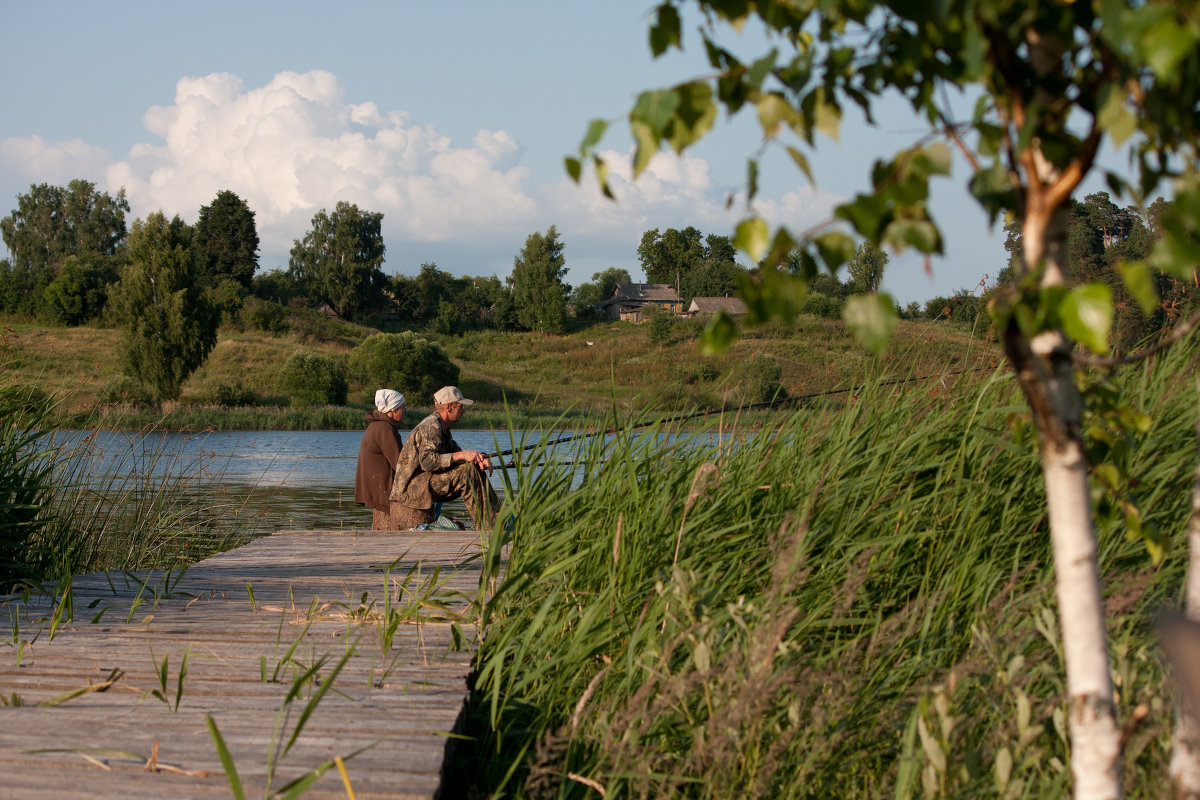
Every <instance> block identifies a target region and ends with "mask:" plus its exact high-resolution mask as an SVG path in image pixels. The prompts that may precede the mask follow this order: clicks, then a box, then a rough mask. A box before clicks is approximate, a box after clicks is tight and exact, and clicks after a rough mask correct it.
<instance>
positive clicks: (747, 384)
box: [732, 353, 787, 404]
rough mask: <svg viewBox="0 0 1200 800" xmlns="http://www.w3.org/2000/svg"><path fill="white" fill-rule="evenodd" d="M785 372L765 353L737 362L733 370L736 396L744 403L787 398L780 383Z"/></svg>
mask: <svg viewBox="0 0 1200 800" xmlns="http://www.w3.org/2000/svg"><path fill="white" fill-rule="evenodd" d="M782 375H783V370H782V369H780V367H779V362H778V361H776V360H775V359H774V358H771V356H768V355H765V354H763V353H755V354H754V355H753V356H752V357H751V358H750V359H748V360H743V361H739V362H737V365H736V366H735V367H734V370H733V375H732V378H733V382H734V394H735V396H736V397H737V398H738V399H739V400H740V401H741V402H743V403H746V404H751V403H766V402H770V401H771V400H774V399H775V398H776V397H777V396H786V395H787V392H785V391H784V389H783V385H782V384H781V383H780V382H779V380H780V377H781V376H782Z"/></svg>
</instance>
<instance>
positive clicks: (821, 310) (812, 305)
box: [800, 292, 843, 319]
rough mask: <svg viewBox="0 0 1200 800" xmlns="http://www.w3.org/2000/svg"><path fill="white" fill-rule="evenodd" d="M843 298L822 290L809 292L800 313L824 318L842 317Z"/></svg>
mask: <svg viewBox="0 0 1200 800" xmlns="http://www.w3.org/2000/svg"><path fill="white" fill-rule="evenodd" d="M842 305H843V300H842V299H841V298H840V297H830V296H829V295H826V294H821V293H820V292H809V293H808V294H807V295H806V296H805V298H804V305H802V306H801V307H800V313H802V314H811V315H812V316H814V317H821V318H822V319H841V318H842Z"/></svg>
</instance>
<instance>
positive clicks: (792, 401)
mask: <svg viewBox="0 0 1200 800" xmlns="http://www.w3.org/2000/svg"><path fill="white" fill-rule="evenodd" d="M994 369H995V367H973V368H971V369H960V370H956V371H954V372H942V373H938V374H937V375H923V376H921V377H917V378H893V379H891V380H886V381H880V382H879V385H880V386H897V385H899V384H903V383H913V382H916V381H927V380H932V379H934V378H945V377H950V376H954V375H965V374H967V373H971V372H984V371H990V370H994ZM866 385H867V384H865V383H864V384H860V385H858V386H848V387H846V388H843V389H827V390H825V391H821V392H809V393H808V394H800V395H795V396H788V397H778V398H775V399H773V400H764V401H762V402H760V403H749V404H747V405H743V406H738V407H737V408H734V409H730V408H727V407H721V408H704V409H701V410H700V411H693V412H691V413H688V414H677V415H675V416H673V417H667V418H666V419H654V420H650V421H648V422H637V423H634V424H633V425H631V426H629V428H633V429H636V428H648V427H650V426H652V425H670V424H672V423H675V422H685V421H686V420H689V419H696V418H697V417H707V416H710V415H712V414H724V413H729V412H732V411H749V410H751V409H755V408H772V407H774V406H780V407H781V408H782V407H785V406H789V405H793V406H798V405H801V404H803V403H804V402H805V401H806V400H814V399H816V398H818V397H831V396H833V395H838V394H846V393H848V392H851V393H853V392H859V391H861V390H862V389H864V388H865V387H866ZM617 430H618V429H617V428H613V427H609V428H605V429H604V430H603V431H588V432H587V433H575V434H571V435H570V436H563V437H560V438H558V439H555V440H553V441H550V442H544V443H543V442H534V443H533V444H529V445H525V446H524V447H517V448H513V449H511V450H501V451H500V452H498V453H492V454H490V455H488V459H489V460H490V459H493V458H503V457H504V456H511V455H515V454H516V453H523V452H525V451H526V450H534V449H537V448H539V447H552V446H554V445H558V444H564V443H566V442H573V441H576V440H577V439H586V438H588V437H591V436H608V435H609V434H613V433H616V432H617ZM497 466H502V467H513V466H515V463H514V462H511V461H510V462H509V463H508V464H498V465H497Z"/></svg>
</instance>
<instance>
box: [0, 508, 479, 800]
mask: <svg viewBox="0 0 1200 800" xmlns="http://www.w3.org/2000/svg"><path fill="white" fill-rule="evenodd" d="M479 552H480V543H479V535H478V533H476V532H474V531H463V532H454V531H451V532H443V531H438V532H428V533H424V532H386V533H381V532H369V531H344V532H342V531H339V532H336V533H334V532H322V531H303V532H294V531H289V532H286V533H278V534H275V535H274V536H270V537H265V538H263V539H259V540H257V541H255V542H252V543H250V544H248V545H246V546H244V547H241V548H239V549H237V550H234V551H229V552H226V553H221V554H219V555H217V556H214V557H212V558H209V559H206V560H205V561H203V562H200V563H198V564H196V565H194V566H192V567H191V568H189V569H188V570H186V571H174V572H164V571H140V572H137V573H129V574H125V573H109V574H95V575H86V576H77V577H76V578H75V579H74V580H73V581H72V583H71V592H70V600H71V603H70V604H64V602H63V595H62V593H60V592H59V591H58V590H57V589H56V588H54V587H47V588H46V590H45V591H43V592H41V593H32V594H30V595H28V596H26V597H17V598H8V599H6V600H2V601H0V624H3V625H5V628H4V631H5V632H6V633H8V634H9V635H7V636H6V644H5V645H4V646H0V695H3V697H4V698H5V701H6V703H8V704H23V705H17V706H15V707H10V708H5V709H4V710H3V711H0V714H3V719H4V724H3V725H0V772H2V773H3V774H4V775H5V778H4V779H3V780H0V798H8V797H13V798H16V797H29V796H34V795H37V796H45V797H61V798H73V797H88V798H106V797H113V798H117V797H120V798H140V797H147V798H149V797H154V798H175V797H179V798H184V797H228V796H230V788H229V784H228V782H227V779H226V777H225V774H224V772H223V771H222V766H221V762H220V759H219V758H218V754H217V750H216V747H215V745H214V742H213V739H212V736H211V735H210V732H209V728H208V722H207V720H208V719H209V718H211V719H212V720H213V721H214V722H215V724H216V725H217V726H218V728H219V730H220V732H221V736H222V737H223V738H224V740H225V743H226V745H227V746H228V748H229V750H230V753H231V755H232V757H233V759H234V762H235V764H236V766H237V770H238V772H239V774H240V776H241V779H242V781H243V783H244V785H245V787H246V790H247V793H248V794H249V795H256V796H261V795H262V794H263V792H264V791H265V790H266V787H267V781H268V763H271V762H273V763H274V764H275V774H274V776H273V779H272V782H271V785H272V787H274V788H278V787H280V786H282V785H284V784H285V783H287V781H289V780H292V779H294V778H296V777H299V776H300V775H303V774H305V773H306V772H308V771H310V770H312V769H314V768H316V767H317V766H319V765H321V764H326V763H328V762H329V761H330V760H331V759H333V757H334V756H342V757H343V758H348V760H347V761H346V768H347V770H348V774H349V776H350V780H351V782H352V785H353V788H354V792H355V794H356V796H357V797H360V798H369V797H392V798H395V797H404V798H407V797H412V798H417V797H421V798H428V797H433V796H434V795H435V794H436V792H437V790H438V787H439V785H440V774H441V770H442V765H443V761H444V758H445V752H446V745H447V743H448V741H450V739H449V737H450V735H451V733H452V731H453V730H454V729H455V726H456V725H457V724H458V723H459V719H460V716H461V714H462V712H463V707H464V703H465V701H466V698H467V687H466V677H467V674H468V672H469V670H470V664H471V653H470V651H469V649H467V650H456V649H455V646H456V645H457V644H463V643H465V644H466V645H467V646H468V647H469V645H470V642H471V640H472V639H473V637H474V634H475V627H474V625H475V620H474V616H473V613H474V612H473V608H475V605H474V604H475V601H476V600H477V593H478V591H479V586H480V563H481V562H480V559H479V558H478V557H477V556H478V553H479ZM247 585H249V587H250V588H249V589H248V588H247ZM60 607H61V608H62V609H63V610H64V611H65V610H66V609H67V608H71V609H72V610H73V614H66V613H63V614H61V615H60V616H61V617H62V618H61V619H59V620H58V621H57V622H56V621H55V619H54V617H55V612H56V609H59V608H60ZM388 614H391V615H392V617H391V619H393V620H397V621H396V622H395V624H393V625H390V626H389V624H388ZM13 626H15V628H16V636H15V640H14V637H13V636H12V635H11V630H12V629H13ZM52 626H56V629H55V630H54V632H53V636H51V627H52ZM388 635H390V637H391V641H390V645H389V646H385V642H386V639H385V636H388ZM185 652H186V653H187V672H186V675H185V676H184V679H183V684H182V685H183V691H182V695H180V696H179V698H178V706H177V707H176V703H175V701H176V695H177V692H178V687H179V673H180V669H181V667H182V665H183V658H184V654H185ZM164 657H165V660H166V661H165V678H164V675H163V674H162V672H161V671H162V670H163V668H164V661H163V660H164ZM339 663H340V664H341V667H340V671H338V673H337V675H336V677H334V676H333V672H334V670H335V668H337V667H338V664H339ZM314 667H316V668H315V671H313V672H310V670H314ZM264 674H265V675H266V677H267V678H268V680H264V679H263V678H264ZM303 676H307V680H303V681H299V682H298V683H296V684H295V690H294V691H293V687H294V682H296V681H297V679H298V678H301V677H303ZM110 677H115V678H116V679H115V680H114V681H113V682H112V684H111V685H110V686H107V687H106V688H105V689H104V691H92V690H90V689H91V688H92V687H95V686H97V685H101V684H102V683H103V682H105V681H106V680H108V679H109V678H110ZM272 677H274V678H275V679H276V680H270V678H272ZM331 679H332V684H330V683H329V682H330V680H331ZM322 691H324V694H323V695H322V696H321V698H320V702H319V703H317V704H316V706H315V708H314V709H312V710H311V716H308V718H307V721H306V724H305V726H304V728H303V731H302V732H301V733H300V734H299V735H298V736H296V738H295V741H294V743H292V744H291V747H290V749H289V750H288V752H287V753H286V755H284V756H283V757H282V758H280V757H279V755H280V754H281V753H282V750H283V749H284V747H285V746H286V745H287V743H288V742H289V741H290V740H291V739H292V733H293V731H295V730H296V726H297V724H298V722H299V720H300V719H301V717H302V716H304V715H305V713H306V706H307V704H308V703H309V701H310V700H311V699H312V698H314V697H315V696H316V695H317V694H318V693H320V692H322ZM71 692H76V693H78V694H77V696H74V697H69V698H66V695H67V694H68V693H71ZM289 692H290V693H291V694H292V695H294V696H291V697H289ZM39 703H57V705H54V706H49V705H38V704H39ZM156 746H157V763H158V764H160V765H163V764H165V765H167V767H168V768H169V769H170V770H172V771H163V770H158V771H155V770H154V769H150V770H149V771H146V770H144V769H143V767H144V765H145V763H146V760H147V759H149V758H150V756H151V753H153V752H154V751H155V747H156ZM181 773H184V774H181ZM345 796H346V790H345V787H344V785H343V783H342V779H341V778H340V777H339V775H338V773H337V771H336V769H331V770H329V771H328V772H327V773H326V774H325V775H324V776H323V777H321V778H320V780H319V781H318V782H317V784H316V785H315V786H314V787H313V789H311V790H310V791H309V792H308V793H306V794H305V797H314V798H320V797H345Z"/></svg>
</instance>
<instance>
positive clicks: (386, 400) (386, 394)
mask: <svg viewBox="0 0 1200 800" xmlns="http://www.w3.org/2000/svg"><path fill="white" fill-rule="evenodd" d="M404 405H405V403H404V395H402V394H400V393H399V392H397V391H396V390H395V389H379V390H377V391H376V392H375V407H376V408H377V409H379V410H380V411H383V412H384V413H386V412H388V411H395V410H396V409H397V408H401V407H403V406H404Z"/></svg>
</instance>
